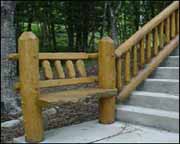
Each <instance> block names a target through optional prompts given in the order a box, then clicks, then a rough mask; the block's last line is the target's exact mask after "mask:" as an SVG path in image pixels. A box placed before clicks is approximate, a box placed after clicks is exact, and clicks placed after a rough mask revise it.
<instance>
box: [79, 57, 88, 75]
mask: <svg viewBox="0 0 180 144" xmlns="http://www.w3.org/2000/svg"><path fill="white" fill-rule="evenodd" d="M76 69H77V71H78V73H79V75H80V76H81V77H86V76H87V73H86V67H85V65H84V62H83V61H82V60H77V61H76Z"/></svg>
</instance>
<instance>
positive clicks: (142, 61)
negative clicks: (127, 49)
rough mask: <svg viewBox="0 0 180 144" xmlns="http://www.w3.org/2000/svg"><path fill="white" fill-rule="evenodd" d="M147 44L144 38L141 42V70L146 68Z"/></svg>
mask: <svg viewBox="0 0 180 144" xmlns="http://www.w3.org/2000/svg"><path fill="white" fill-rule="evenodd" d="M144 45H145V43H144V38H143V39H142V40H141V41H140V68H143V67H144V64H145V46H144Z"/></svg>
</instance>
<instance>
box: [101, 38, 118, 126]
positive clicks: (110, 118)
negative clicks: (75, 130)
mask: <svg viewBox="0 0 180 144" xmlns="http://www.w3.org/2000/svg"><path fill="white" fill-rule="evenodd" d="M114 51H115V48H114V43H113V40H112V39H111V38H109V37H105V38H102V39H101V40H100V41H99V52H98V66H99V70H98V78H99V86H100V87H101V88H104V89H108V88H109V89H112V88H115V87H116V65H115V53H114ZM114 120H115V96H112V97H107V98H105V97H102V98H100V100H99V122H100V123H103V124H111V123H113V122H114Z"/></svg>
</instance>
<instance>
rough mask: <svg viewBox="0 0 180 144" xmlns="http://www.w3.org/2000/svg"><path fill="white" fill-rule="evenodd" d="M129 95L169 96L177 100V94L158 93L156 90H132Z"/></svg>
mask: <svg viewBox="0 0 180 144" xmlns="http://www.w3.org/2000/svg"><path fill="white" fill-rule="evenodd" d="M131 95H136V96H137V95H140V96H146V97H148V96H150V97H161V98H171V99H177V100H179V97H178V96H177V95H173V94H167V93H158V92H148V91H133V92H132V94H131Z"/></svg>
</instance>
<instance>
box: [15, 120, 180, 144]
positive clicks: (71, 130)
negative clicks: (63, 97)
mask: <svg viewBox="0 0 180 144" xmlns="http://www.w3.org/2000/svg"><path fill="white" fill-rule="evenodd" d="M14 142H15V143H24V142H25V141H24V137H19V138H15V139H14ZM130 142H131V143H146V142H148V143H150V142H151V143H157V142H159V143H178V142H179V133H172V132H168V131H163V130H159V129H154V128H149V127H144V126H139V125H133V124H129V123H124V122H115V123H113V124H110V125H104V124H99V123H98V121H97V120H95V121H89V122H84V123H81V124H77V125H72V126H67V127H63V128H57V129H52V130H49V131H46V132H45V140H44V141H43V142H42V143H130Z"/></svg>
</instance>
